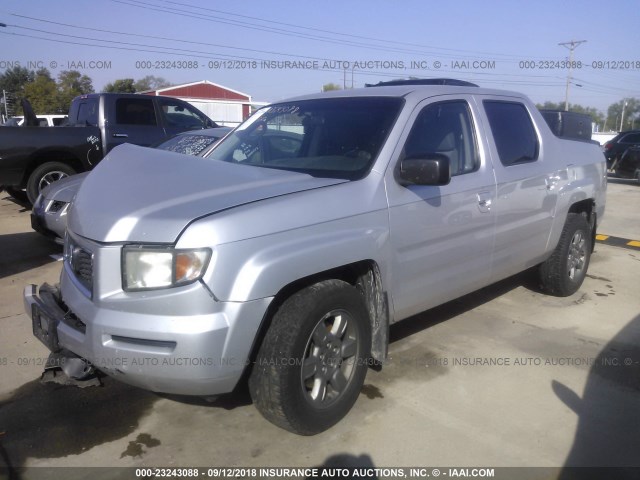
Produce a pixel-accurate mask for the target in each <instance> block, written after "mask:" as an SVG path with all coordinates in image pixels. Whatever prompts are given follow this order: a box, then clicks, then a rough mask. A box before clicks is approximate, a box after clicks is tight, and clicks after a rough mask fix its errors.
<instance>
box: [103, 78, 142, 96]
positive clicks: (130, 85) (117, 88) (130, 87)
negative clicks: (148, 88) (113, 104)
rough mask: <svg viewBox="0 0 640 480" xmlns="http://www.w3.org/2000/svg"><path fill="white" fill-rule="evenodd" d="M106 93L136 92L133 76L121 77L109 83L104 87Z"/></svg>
mask: <svg viewBox="0 0 640 480" xmlns="http://www.w3.org/2000/svg"><path fill="white" fill-rule="evenodd" d="M102 91H103V92H105V93H136V87H135V85H134V81H133V78H119V79H118V80H114V81H113V83H107V84H106V85H105V86H104V88H103V89H102Z"/></svg>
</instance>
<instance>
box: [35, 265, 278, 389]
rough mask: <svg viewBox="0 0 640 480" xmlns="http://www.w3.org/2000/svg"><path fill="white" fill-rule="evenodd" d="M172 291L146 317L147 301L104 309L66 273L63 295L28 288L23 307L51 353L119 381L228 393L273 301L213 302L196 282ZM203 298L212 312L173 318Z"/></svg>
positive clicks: (48, 289) (53, 289)
mask: <svg viewBox="0 0 640 480" xmlns="http://www.w3.org/2000/svg"><path fill="white" fill-rule="evenodd" d="M173 290H183V291H182V292H174V293H173V298H169V299H166V300H165V302H166V304H165V305H164V306H162V305H161V306H158V305H157V303H158V301H155V302H154V303H155V307H156V308H155V309H152V311H151V312H144V311H141V310H144V308H140V307H141V305H144V303H145V302H146V301H148V300H149V299H148V298H144V295H143V296H140V297H139V298H138V299H135V300H133V301H132V303H133V306H134V308H132V309H131V310H129V311H126V310H123V309H122V307H123V306H124V304H121V305H114V306H113V307H112V308H107V307H106V306H104V305H97V304H96V303H94V301H92V300H91V299H89V298H88V297H86V296H85V295H84V294H83V293H82V291H81V290H80V289H78V288H77V287H76V285H75V284H74V282H73V279H72V278H71V277H70V276H69V273H68V272H67V271H66V269H63V274H62V277H61V287H60V290H59V289H58V288H56V287H51V286H49V285H47V284H44V285H42V286H41V287H40V288H39V289H38V288H37V287H36V286H35V285H29V286H27V287H26V288H25V290H24V305H25V309H26V311H27V313H28V315H29V317H30V318H31V323H32V327H33V332H34V335H35V336H36V337H37V338H38V339H40V340H41V341H42V342H43V343H44V344H45V345H46V346H47V347H48V348H49V349H50V350H51V351H53V352H56V351H60V350H66V351H70V352H72V353H73V354H75V355H78V356H79V357H82V358H84V359H86V360H88V361H89V362H91V364H92V365H93V366H94V367H95V368H97V369H98V370H101V371H103V372H104V373H107V374H109V375H111V376H113V377H114V378H116V379H118V380H120V381H122V382H124V383H128V384H130V385H134V386H138V387H141V388H144V389H147V390H152V391H156V392H165V393H172V394H182V395H216V394H221V393H227V392H230V391H232V390H233V389H234V387H235V385H236V384H237V382H238V380H239V379H240V377H241V375H242V373H243V372H244V370H245V367H246V365H247V361H248V358H249V353H250V349H251V347H252V345H253V341H254V338H255V336H256V332H257V331H258V328H259V326H260V323H261V321H262V318H263V316H264V314H265V312H266V310H267V307H268V305H269V303H270V301H271V299H270V298H267V299H259V300H254V301H251V302H217V301H214V300H213V299H212V298H211V297H210V296H208V293H207V292H205V289H204V287H202V286H201V285H191V286H189V287H185V288H183V289H173ZM165 292H166V296H167V297H172V294H170V293H168V292H167V291H165ZM203 295H207V296H208V303H209V306H210V308H209V309H208V310H209V311H205V312H203V313H194V312H193V308H185V310H187V312H185V313H184V314H183V315H177V314H176V308H175V304H176V303H175V302H176V301H177V299H178V298H179V299H180V303H181V304H183V305H184V303H183V302H185V301H186V302H187V303H188V302H191V304H192V305H193V304H194V303H195V304H196V305H202V302H203ZM97 303H101V302H97ZM160 303H164V302H161V301H160ZM170 304H172V306H169V305H170ZM69 306H71V308H73V311H72V310H71V309H70V308H69ZM158 307H159V308H158ZM153 310H155V311H153ZM161 312H164V313H161Z"/></svg>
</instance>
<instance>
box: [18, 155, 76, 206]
mask: <svg viewBox="0 0 640 480" xmlns="http://www.w3.org/2000/svg"><path fill="white" fill-rule="evenodd" d="M75 174H76V171H75V170H74V169H73V168H71V167H70V166H69V165H67V164H66V163H61V162H47V163H43V164H42V165H40V166H39V167H38V168H36V169H35V170H34V171H33V172H32V173H31V175H30V176H29V180H28V181H27V196H28V197H29V201H30V202H31V204H34V203H35V201H36V198H38V195H40V192H41V191H42V190H43V189H44V188H45V187H47V186H48V185H50V184H52V183H53V182H57V181H58V180H61V179H63V178H65V177H68V176H70V175H75Z"/></svg>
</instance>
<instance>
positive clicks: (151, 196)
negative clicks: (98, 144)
mask: <svg viewBox="0 0 640 480" xmlns="http://www.w3.org/2000/svg"><path fill="white" fill-rule="evenodd" d="M343 182H346V180H343V179H333V178H314V177H312V176H310V175H306V174H302V173H295V172H287V171H283V170H273V169H268V168H260V167H255V166H248V165H238V164H231V163H226V162H221V161H217V160H210V159H207V158H201V157H194V156H189V155H183V154H179V153H173V152H167V151H161V150H155V149H151V148H146V147H138V146H134V145H128V144H125V145H121V146H119V147H117V148H114V149H113V151H112V152H111V153H109V155H108V156H107V157H105V158H104V159H103V160H102V161H101V162H100V163H99V164H98V165H97V166H96V168H95V169H94V170H93V171H92V172H91V174H90V175H88V176H87V177H86V178H85V179H84V181H83V182H82V184H81V186H80V189H79V190H78V193H77V195H76V199H75V201H74V203H73V207H72V209H71V212H70V213H69V219H68V222H69V224H68V226H69V230H70V231H72V232H74V233H76V234H78V235H81V236H83V237H85V238H89V239H92V240H95V241H98V242H149V243H173V242H175V241H176V240H177V238H178V236H179V235H180V233H181V232H182V231H183V230H184V229H185V227H186V226H187V225H188V224H189V223H190V222H192V221H193V220H195V219H197V218H201V217H203V216H206V215H210V214H213V213H216V212H220V211H222V210H227V209H229V208H233V207H237V206H239V205H245V204H248V203H252V202H256V201H259V200H264V199H268V198H273V197H277V196H281V195H287V194H290V193H295V192H301V191H305V190H311V189H315V188H321V187H326V186H329V185H335V184H338V183H343Z"/></svg>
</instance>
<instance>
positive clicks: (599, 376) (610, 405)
mask: <svg viewBox="0 0 640 480" xmlns="http://www.w3.org/2000/svg"><path fill="white" fill-rule="evenodd" d="M551 389H552V390H553V392H554V393H555V395H556V396H557V397H558V399H559V400H560V401H562V402H563V403H564V404H565V405H566V406H567V407H568V408H570V409H571V410H572V411H573V412H574V413H575V414H576V415H577V416H578V427H577V429H576V434H575V438H574V442H573V445H572V447H571V451H570V452H569V455H568V457H567V459H566V461H565V469H564V470H563V472H562V474H561V475H560V477H559V479H561V480H568V479H573V478H578V477H577V476H576V474H577V473H579V472H576V471H575V470H572V468H571V467H635V469H630V470H621V471H616V472H610V475H612V476H615V478H638V477H637V474H638V472H637V466H638V461H639V458H640V457H639V456H638V445H640V416H638V411H639V410H640V315H638V316H636V317H635V318H634V319H633V320H632V321H631V322H629V323H628V324H627V325H626V326H625V327H624V328H623V329H622V330H621V331H620V332H619V333H618V334H617V335H616V336H615V337H614V338H612V339H611V341H609V343H607V345H605V346H604V348H603V349H602V350H601V351H600V353H599V354H598V356H597V357H596V358H595V359H594V362H593V366H592V367H591V369H590V371H589V376H588V378H587V383H586V385H585V388H584V392H583V393H582V397H580V396H579V395H578V394H577V393H576V392H574V391H572V390H571V389H570V388H568V387H567V386H565V385H563V384H562V383H560V382H557V381H555V380H554V381H553V382H552V384H551Z"/></svg>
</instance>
